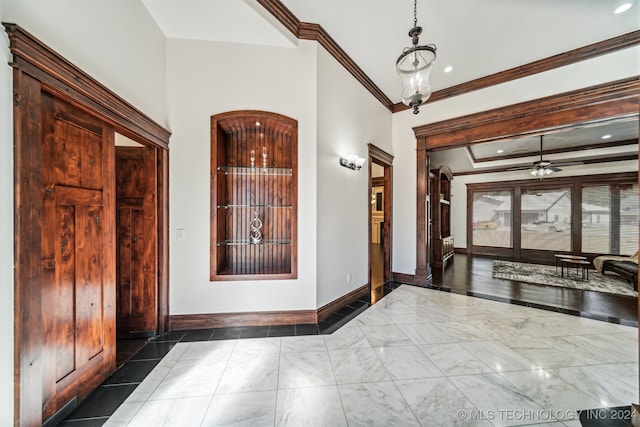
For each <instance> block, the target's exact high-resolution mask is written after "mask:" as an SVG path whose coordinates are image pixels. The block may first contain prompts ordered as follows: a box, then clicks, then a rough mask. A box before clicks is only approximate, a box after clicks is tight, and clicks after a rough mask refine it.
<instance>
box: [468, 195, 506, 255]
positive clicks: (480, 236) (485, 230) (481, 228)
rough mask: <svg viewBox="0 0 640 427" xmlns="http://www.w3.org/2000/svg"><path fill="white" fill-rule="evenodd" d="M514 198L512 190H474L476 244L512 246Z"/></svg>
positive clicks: (473, 233)
mask: <svg viewBox="0 0 640 427" xmlns="http://www.w3.org/2000/svg"><path fill="white" fill-rule="evenodd" d="M512 199H513V197H512V193H511V191H475V192H473V206H472V210H473V223H472V228H473V231H472V235H471V236H472V237H471V238H472V242H473V245H474V246H493V247H499V248H511V247H512V244H513V243H512V242H513V240H512V219H513V213H512V211H513V203H512Z"/></svg>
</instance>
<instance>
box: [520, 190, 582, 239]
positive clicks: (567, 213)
mask: <svg viewBox="0 0 640 427" xmlns="http://www.w3.org/2000/svg"><path fill="white" fill-rule="evenodd" d="M571 203H572V201H571V188H568V187H567V188H553V189H535V188H532V189H529V190H528V191H525V192H523V193H522V196H521V202H520V206H521V207H520V215H521V216H520V218H521V226H520V229H521V242H522V243H521V245H522V248H523V249H541V250H549V251H566V252H570V251H571Z"/></svg>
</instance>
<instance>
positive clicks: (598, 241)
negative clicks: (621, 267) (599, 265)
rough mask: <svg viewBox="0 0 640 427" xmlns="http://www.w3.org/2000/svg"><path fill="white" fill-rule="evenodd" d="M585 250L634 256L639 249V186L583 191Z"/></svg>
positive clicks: (599, 186) (600, 186)
mask: <svg viewBox="0 0 640 427" xmlns="http://www.w3.org/2000/svg"><path fill="white" fill-rule="evenodd" d="M581 219H582V251H583V252H587V253H595V254H611V255H626V256H629V255H632V254H633V253H634V252H635V251H637V250H638V232H637V230H638V185H637V184H635V183H634V184H612V185H597V186H584V187H583V188H582V218H581Z"/></svg>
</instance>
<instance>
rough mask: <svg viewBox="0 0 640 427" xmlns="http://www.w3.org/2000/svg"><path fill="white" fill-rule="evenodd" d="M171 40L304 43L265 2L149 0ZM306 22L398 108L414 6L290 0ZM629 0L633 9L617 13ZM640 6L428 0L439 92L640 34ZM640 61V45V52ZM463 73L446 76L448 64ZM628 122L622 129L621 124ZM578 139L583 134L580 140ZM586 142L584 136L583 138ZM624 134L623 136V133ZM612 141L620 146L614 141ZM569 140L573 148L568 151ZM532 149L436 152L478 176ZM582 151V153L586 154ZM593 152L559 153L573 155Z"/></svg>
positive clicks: (578, 0)
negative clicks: (399, 71) (400, 61)
mask: <svg viewBox="0 0 640 427" xmlns="http://www.w3.org/2000/svg"><path fill="white" fill-rule="evenodd" d="M141 1H142V3H143V4H144V5H145V7H146V8H147V10H148V11H149V13H150V14H151V16H152V17H153V19H154V20H155V21H156V22H157V23H158V26H159V27H160V29H161V30H162V31H163V32H164V34H165V35H166V36H167V37H168V38H181V39H193V40H207V41H218V42H228V43H247V44H257V45H270V46H280V47H285V48H287V47H288V48H292V47H295V46H296V44H297V40H296V39H295V38H294V37H293V36H292V35H291V33H290V32H289V31H288V30H286V29H285V28H284V26H282V25H281V24H280V23H279V22H278V21H277V20H276V19H275V18H274V17H273V16H272V15H271V14H270V13H268V12H267V11H266V10H265V9H264V8H263V7H262V6H260V5H259V4H258V3H257V1H256V0H141ZM280 1H281V2H282V3H283V4H284V5H285V6H286V7H288V8H289V9H290V10H291V12H293V14H294V15H295V16H296V17H297V18H298V19H299V20H300V21H302V22H309V23H315V24H320V25H321V26H322V27H323V28H324V29H325V31H327V32H328V33H329V35H330V36H331V37H332V38H333V39H334V40H335V41H336V42H337V43H338V45H340V46H341V47H342V49H343V50H344V51H345V52H346V53H347V54H348V55H349V56H350V57H351V58H352V59H353V60H354V61H355V63H356V64H357V65H358V66H359V67H360V68H362V70H363V71H364V72H365V73H366V74H367V75H368V76H369V78H370V79H371V80H372V81H373V82H374V83H375V84H376V85H377V86H378V87H379V88H380V89H381V90H382V91H383V92H384V93H385V94H386V95H387V97H388V98H389V99H391V100H392V101H393V102H394V103H398V102H400V96H399V95H400V92H401V84H400V80H399V78H398V76H397V75H396V72H395V61H396V59H397V57H398V56H399V55H400V53H401V52H402V49H403V48H404V47H408V46H409V45H410V44H411V41H410V38H409V36H408V35H407V33H408V30H409V28H410V27H411V26H412V25H413V0H280ZM626 1H631V2H632V3H633V7H632V8H631V9H629V10H628V11H627V12H625V13H623V14H619V15H616V14H614V13H613V11H614V10H615V8H616V7H617V6H618V5H620V4H621V3H624V2H626ZM639 2H640V0H484V1H480V0H418V25H420V26H422V27H423V34H422V36H421V38H420V44H430V43H433V44H435V45H436V46H437V59H436V65H435V67H434V69H433V71H432V74H431V76H432V77H431V79H432V81H431V83H432V88H433V90H434V91H437V90H441V89H445V88H447V87H451V86H454V85H457V84H460V83H465V82H468V81H471V80H474V79H477V78H480V77H484V76H488V75H491V74H494V73H497V72H500V71H504V70H507V69H510V68H513V67H517V66H520V65H524V64H527V63H530V62H533V61H536V60H540V59H544V58H548V57H550V56H553V55H556V54H559V53H562V52H566V51H569V50H572V49H576V48H579V47H583V46H586V45H589V44H592V43H596V42H599V41H602V40H605V39H609V38H612V37H615V36H619V35H622V34H626V33H630V32H632V31H636V30H638V29H640V4H638V3H639ZM636 51H637V52H638V55H639V58H638V63H639V64H640V49H636ZM446 66H452V67H453V71H452V72H450V73H445V72H444V68H445V67H446ZM615 126H616V127H617V126H621V125H620V124H616V125H615ZM623 126H625V127H624V128H622V129H617V130H615V131H614V129H610V130H607V132H610V133H616V134H620V135H622V134H623V133H624V136H620V138H623V139H624V138H629V139H633V138H635V139H637V138H638V124H637V120H636V121H635V122H633V123H632V124H628V123H627V124H626V125H623ZM574 132H576V131H572V133H566V132H565V133H563V134H558V135H555V136H554V135H548V136H546V139H545V149H555V148H560V147H562V146H563V144H564V146H578V145H583V144H593V143H596V142H602V141H601V140H599V138H600V136H601V135H600V134H601V133H602V130H596V129H586V130H582V131H578V133H577V134H574ZM571 135H573V136H571ZM576 138H577V139H576ZM616 138H617V137H616ZM611 141H614V139H612V140H611ZM567 144H568V145H567ZM522 147H526V149H525V150H523V151H522V152H521V153H520V154H521V155H522V157H521V158H520V159H519V161H520V163H523V164H526V163H527V162H530V161H533V160H535V158H533V159H532V154H533V155H535V152H536V151H537V150H538V149H539V143H538V140H537V137H529V138H522V139H519V140H510V141H500V142H492V143H486V144H479V145H477V146H474V148H473V151H472V152H469V151H468V150H467V149H466V148H458V149H453V150H446V151H443V152H439V153H434V155H436V158H437V159H440V161H442V162H443V164H449V165H451V166H452V169H453V170H454V172H457V171H471V170H478V169H481V168H486V167H492V166H493V167H496V166H499V165H500V164H514V162H515V163H517V162H518V160H515V159H513V158H511V159H509V160H508V161H505V160H503V161H497V162H496V161H494V162H477V161H475V160H474V158H475V159H476V160H477V159H480V158H482V157H493V156H495V155H496V154H492V153H496V151H497V150H498V149H499V148H502V149H505V150H506V152H505V153H504V154H503V155H507V154H509V150H510V151H513V150H517V149H518V148H520V149H521V148H522ZM632 150H635V152H636V153H637V146H636V147H635V148H633V147H631V148H630V146H623V147H617V148H615V147H614V148H612V149H610V150H604V151H603V150H601V151H600V152H596V153H594V152H592V153H590V155H600V156H602V157H611V156H617V155H624V154H628V152H629V151H632ZM576 153H578V154H576ZM576 155H578V156H579V155H582V156H584V155H585V153H584V152H582V153H580V152H574V153H572V154H570V153H564V154H562V153H561V154H552V155H550V156H546V157H550V158H552V159H567V158H572V157H575V156H576Z"/></svg>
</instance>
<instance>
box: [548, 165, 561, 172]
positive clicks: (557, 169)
mask: <svg viewBox="0 0 640 427" xmlns="http://www.w3.org/2000/svg"><path fill="white" fill-rule="evenodd" d="M547 169H549V170H552V171H553V172H560V171H561V170H562V169H560V168H558V167H555V166H549V167H548V168H547Z"/></svg>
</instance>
